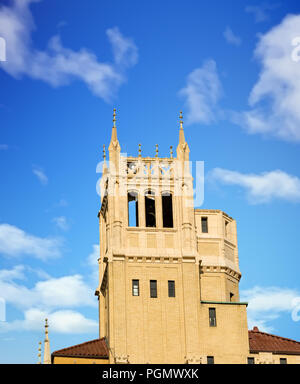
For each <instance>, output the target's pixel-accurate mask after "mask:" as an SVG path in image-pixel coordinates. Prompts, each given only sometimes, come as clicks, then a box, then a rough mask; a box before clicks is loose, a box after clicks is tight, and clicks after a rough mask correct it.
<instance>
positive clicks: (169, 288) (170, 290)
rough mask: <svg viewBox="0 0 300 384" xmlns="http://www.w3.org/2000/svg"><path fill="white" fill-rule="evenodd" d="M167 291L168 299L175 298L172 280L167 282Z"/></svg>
mask: <svg viewBox="0 0 300 384" xmlns="http://www.w3.org/2000/svg"><path fill="white" fill-rule="evenodd" d="M168 291H169V297H175V281H174V280H169V281H168Z"/></svg>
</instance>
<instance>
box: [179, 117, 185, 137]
mask: <svg viewBox="0 0 300 384" xmlns="http://www.w3.org/2000/svg"><path fill="white" fill-rule="evenodd" d="M179 123H180V129H179V144H184V143H185V137H184V130H183V120H182V111H180V113H179Z"/></svg>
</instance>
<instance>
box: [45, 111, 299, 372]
mask: <svg viewBox="0 0 300 384" xmlns="http://www.w3.org/2000/svg"><path fill="white" fill-rule="evenodd" d="M108 152H109V161H107V159H106V152H105V148H104V150H103V155H104V156H103V157H104V159H103V175H102V179H101V183H100V189H101V207H100V210H99V214H98V217H99V230H100V255H99V259H98V262H99V286H98V287H97V288H96V292H95V294H96V296H97V297H98V301H99V338H98V339H96V340H92V341H88V342H86V343H83V344H78V345H75V346H73V347H69V348H64V349H62V350H60V351H56V352H54V353H53V354H52V362H54V363H74V362H75V361H76V362H78V363H79V362H82V363H92V362H94V363H110V364H119V363H126V364H128V363H129V364H132V363H149V364H162V363H181V364H214V363H215V364H218V363H240V364H247V363H251V364H252V363H284V362H300V343H298V342H296V341H292V340H289V339H284V338H280V337H277V336H273V335H269V334H267V333H263V332H260V331H259V330H258V329H257V328H256V327H255V328H254V329H253V330H252V331H248V326H247V312H246V308H247V303H243V302H240V297H239V281H240V278H241V272H240V269H239V255H238V246H237V229H236V221H235V220H234V219H233V218H232V217H230V216H229V215H228V214H226V213H225V212H222V211H221V210H217V209H195V208H194V195H193V193H194V191H193V177H192V174H191V167H190V161H189V153H190V150H189V146H188V143H187V142H186V139H185V134H184V128H183V116H182V113H181V112H180V116H179V140H178V146H177V150H176V157H174V156H173V148H172V147H171V148H170V156H169V157H159V155H158V154H159V151H158V145H157V146H156V149H155V156H154V157H143V156H142V149H141V145H139V148H138V154H137V156H124V155H123V154H121V146H120V143H119V141H118V135H117V122H116V110H114V113H113V127H112V133H111V141H110V144H109V147H108ZM274 338H275V339H274ZM274 341H275V344H276V346H275V344H274ZM272 342H273V344H272ZM266 346H267V347H266Z"/></svg>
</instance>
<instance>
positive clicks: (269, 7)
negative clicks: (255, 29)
mask: <svg viewBox="0 0 300 384" xmlns="http://www.w3.org/2000/svg"><path fill="white" fill-rule="evenodd" d="M278 7H279V4H276V3H273V4H270V3H266V2H263V3H261V4H260V5H248V6H247V7H246V8H245V11H246V12H248V13H252V14H253V16H254V20H255V22H256V23H261V22H263V21H266V20H269V18H270V16H269V13H270V12H271V11H273V10H275V9H276V8H278Z"/></svg>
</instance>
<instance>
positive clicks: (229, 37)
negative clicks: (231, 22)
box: [223, 27, 242, 46]
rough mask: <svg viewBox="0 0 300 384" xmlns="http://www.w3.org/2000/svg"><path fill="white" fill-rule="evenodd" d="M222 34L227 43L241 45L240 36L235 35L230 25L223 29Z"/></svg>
mask: <svg viewBox="0 0 300 384" xmlns="http://www.w3.org/2000/svg"><path fill="white" fill-rule="evenodd" d="M223 35H224V37H225V39H226V41H227V43H229V44H232V45H236V46H239V45H241V42H242V40H241V38H240V37H239V36H237V35H235V34H234V33H233V31H232V29H231V28H230V27H226V29H225V31H224V32H223Z"/></svg>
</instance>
